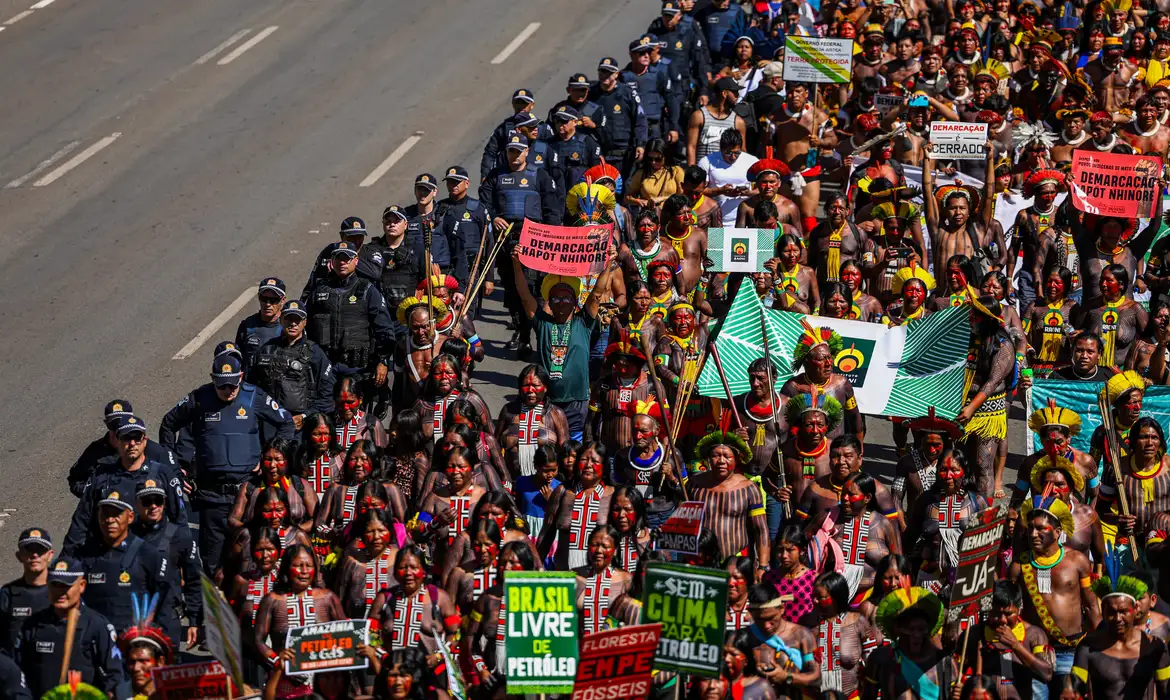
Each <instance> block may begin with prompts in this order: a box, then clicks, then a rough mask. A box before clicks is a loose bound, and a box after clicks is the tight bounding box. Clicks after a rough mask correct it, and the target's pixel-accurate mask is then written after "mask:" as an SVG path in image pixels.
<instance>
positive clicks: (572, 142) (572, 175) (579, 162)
mask: <svg viewBox="0 0 1170 700" xmlns="http://www.w3.org/2000/svg"><path fill="white" fill-rule="evenodd" d="M555 147H556V151H557V154H558V156H559V158H560V163H561V172H563V173H564V174H565V189H566V190H567V189H569V188H571V187H572V186H573V185H576V184H577V183H579V182H584V181H585V171H586V170H588V169H589V166H588V162H589V161H588V154H587V153H586V151H585V136H584V135H583V134H579V133H578V134H573V138H571V139H569V140H568V141H558V142H557V143H556V144H555Z"/></svg>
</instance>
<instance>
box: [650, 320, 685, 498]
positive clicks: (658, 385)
mask: <svg viewBox="0 0 1170 700" xmlns="http://www.w3.org/2000/svg"><path fill="white" fill-rule="evenodd" d="M644 338H645V336H643V339H644ZM643 347H645V344H643ZM646 358H647V359H646V370H647V371H648V372H649V373H650V381H652V382H654V391H656V392H658V403H659V405H661V406H662V419H663V420H664V421H666V422H667V425H668V426H669V425H670V424H672V423H674V413H673V409H672V408H671V407H670V406H669V405H668V404H667V402H666V390H665V389H664V388H663V387H662V380H660V379H659V378H658V372H657V371H656V370H655V369H654V356H653V355H649V354H647V355H646ZM664 432H665V433H666V444H667V446H668V447H670V459H671V466H673V465H674V458H675V456H678V457H679V459H680V461H681V462H682V464H683V468H684V469H686V463H687V460H686V457H685V456H681V455H679V454H678V448H676V447H675V446H674V436H673V435H671V434H670V430H669V429H668V430H665V431H664ZM675 476H677V477H678V485H679V488H681V489H682V493H683V500H684V501H689V500H691V498H690V496H688V495H687V485H686V482H684V481H683V478H682V474H676V475H675Z"/></svg>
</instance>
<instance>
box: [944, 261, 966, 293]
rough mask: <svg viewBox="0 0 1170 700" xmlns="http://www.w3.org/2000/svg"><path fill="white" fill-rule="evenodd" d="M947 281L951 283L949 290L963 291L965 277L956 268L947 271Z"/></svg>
mask: <svg viewBox="0 0 1170 700" xmlns="http://www.w3.org/2000/svg"><path fill="white" fill-rule="evenodd" d="M947 279H948V280H949V281H950V283H951V289H956V290H957V289H963V288H965V287H966V286H967V276H966V275H964V274H963V271H962V270H960V269H959V268H957V267H956V268H952V269H950V270H947Z"/></svg>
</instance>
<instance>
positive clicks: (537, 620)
mask: <svg viewBox="0 0 1170 700" xmlns="http://www.w3.org/2000/svg"><path fill="white" fill-rule="evenodd" d="M576 581H577V579H576V574H574V573H573V572H572V571H509V572H507V573H506V574H505V576H504V607H505V612H506V613H507V636H506V648H505V652H506V653H507V657H508V662H507V668H508V673H507V677H508V694H509V695H512V694H523V693H571V692H573V679H575V678H576V677H577V605H576V597H577V591H576V586H577V583H576Z"/></svg>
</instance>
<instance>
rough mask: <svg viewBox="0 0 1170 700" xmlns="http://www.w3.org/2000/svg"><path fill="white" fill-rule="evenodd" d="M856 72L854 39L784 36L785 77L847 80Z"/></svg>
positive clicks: (819, 80) (845, 81) (810, 81)
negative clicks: (854, 66) (854, 67)
mask: <svg viewBox="0 0 1170 700" xmlns="http://www.w3.org/2000/svg"><path fill="white" fill-rule="evenodd" d="M852 74H853V40H852V39H820V38H817V37H812V36H794V35H792V34H789V35H788V36H786V37H785V38H784V79H785V80H795V81H797V82H800V83H847V82H849V80H850V77H851V76H852Z"/></svg>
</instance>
